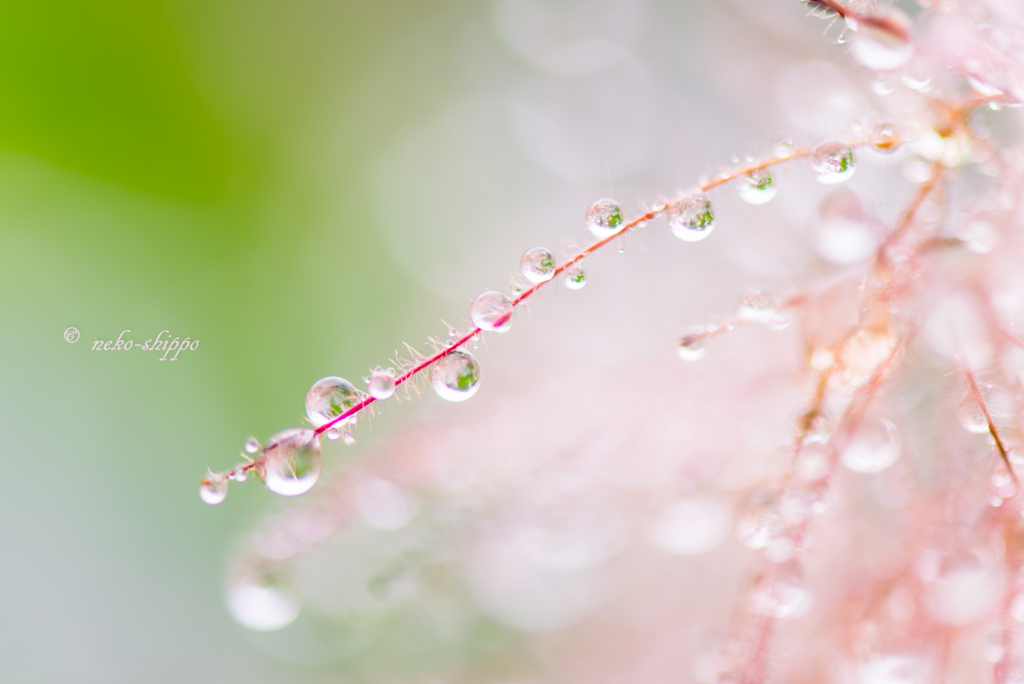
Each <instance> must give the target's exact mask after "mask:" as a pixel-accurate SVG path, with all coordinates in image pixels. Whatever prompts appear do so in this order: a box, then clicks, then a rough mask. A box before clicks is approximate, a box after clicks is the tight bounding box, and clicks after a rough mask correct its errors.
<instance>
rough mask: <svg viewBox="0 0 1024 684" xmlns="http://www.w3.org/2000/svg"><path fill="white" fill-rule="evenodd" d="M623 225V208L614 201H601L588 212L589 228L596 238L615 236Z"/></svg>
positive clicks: (594, 204)
mask: <svg viewBox="0 0 1024 684" xmlns="http://www.w3.org/2000/svg"><path fill="white" fill-rule="evenodd" d="M622 224H623V220H622V207H620V206H619V203H618V202H616V201H615V200H613V199H608V198H605V199H599V200H597V201H596V202H594V203H593V204H591V205H590V209H588V210H587V228H589V229H590V232H591V233H593V234H594V236H595V237H598V238H606V237H608V236H609V235H614V234H615V233H616V232H617V231H618V230H619V228H621V227H622Z"/></svg>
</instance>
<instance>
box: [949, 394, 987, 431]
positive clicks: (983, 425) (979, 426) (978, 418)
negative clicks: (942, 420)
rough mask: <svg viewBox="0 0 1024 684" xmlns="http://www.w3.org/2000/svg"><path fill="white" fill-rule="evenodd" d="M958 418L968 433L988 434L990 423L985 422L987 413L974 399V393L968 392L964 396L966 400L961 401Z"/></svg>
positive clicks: (957, 411)
mask: <svg viewBox="0 0 1024 684" xmlns="http://www.w3.org/2000/svg"><path fill="white" fill-rule="evenodd" d="M956 417H957V419H959V421H960V424H961V425H963V426H964V429H965V430H967V431H968V432H973V433H975V434H978V435H983V434H987V433H988V421H987V420H985V412H984V411H983V410H982V408H981V404H979V403H978V400H977V399H976V398H975V397H974V392H972V391H970V390H967V392H966V393H965V394H964V398H963V399H961V400H960V406H958V407H957V410H956Z"/></svg>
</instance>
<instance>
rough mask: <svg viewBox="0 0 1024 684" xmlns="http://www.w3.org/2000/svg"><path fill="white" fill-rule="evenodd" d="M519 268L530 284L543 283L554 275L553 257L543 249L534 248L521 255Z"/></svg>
mask: <svg viewBox="0 0 1024 684" xmlns="http://www.w3.org/2000/svg"><path fill="white" fill-rule="evenodd" d="M519 267H520V269H521V270H522V272H523V275H524V276H525V277H526V279H527V280H529V281H530V282H531V283H543V282H546V281H548V280H551V278H552V277H553V276H554V275H555V257H554V256H553V255H552V254H551V252H549V251H548V250H546V249H544V248H543V247H534V248H533V249H529V250H527V251H526V253H525V254H523V258H522V260H521V261H520V262H519Z"/></svg>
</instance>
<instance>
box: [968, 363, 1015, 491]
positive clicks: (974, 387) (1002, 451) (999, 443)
mask: <svg viewBox="0 0 1024 684" xmlns="http://www.w3.org/2000/svg"><path fill="white" fill-rule="evenodd" d="M964 374H965V375H966V376H967V385H968V386H969V387H970V389H971V394H973V395H974V400H975V401H977V402H978V406H980V407H981V412H982V414H984V416H985V423H986V424H987V425H988V431H989V434H991V435H992V439H993V440H994V441H995V443H996V449H997V450H998V451H999V456H1000V458H1002V459H1003V463H1005V464H1006V469H1007V470H1008V471H1010V475H1011V476H1012V477H1013V479H1014V481H1016V480H1017V474H1016V473H1015V472H1013V466H1012V465H1011V464H1010V456H1009V454H1007V453H1006V447H1005V446H1004V445H1003V440H1002V438H1000V437H999V430H997V429H996V424H995V422H993V420H992V414H991V413H990V412H989V410H988V405H986V404H985V399H984V397H982V396H981V390H980V389H979V388H978V383H977V381H975V379H974V373H972V372H971V369H970V368H967V367H966V366H965V367H964Z"/></svg>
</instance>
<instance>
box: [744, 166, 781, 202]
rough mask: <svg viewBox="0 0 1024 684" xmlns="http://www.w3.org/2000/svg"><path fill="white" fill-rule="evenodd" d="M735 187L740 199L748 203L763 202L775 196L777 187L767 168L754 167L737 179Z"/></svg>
mask: <svg viewBox="0 0 1024 684" xmlns="http://www.w3.org/2000/svg"><path fill="white" fill-rule="evenodd" d="M736 184H737V185H736V189H737V191H738V192H739V195H740V199H742V200H743V201H744V202H747V203H748V204H764V203H765V202H768V201H770V200H771V199H772V198H773V197H775V193H776V192H777V191H778V188H776V187H775V179H774V178H772V174H771V172H770V171H769V170H768V169H756V170H754V171H751V172H750V173H748V174H746V175H745V176H743V177H742V178H739V179H737V181H736Z"/></svg>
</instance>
